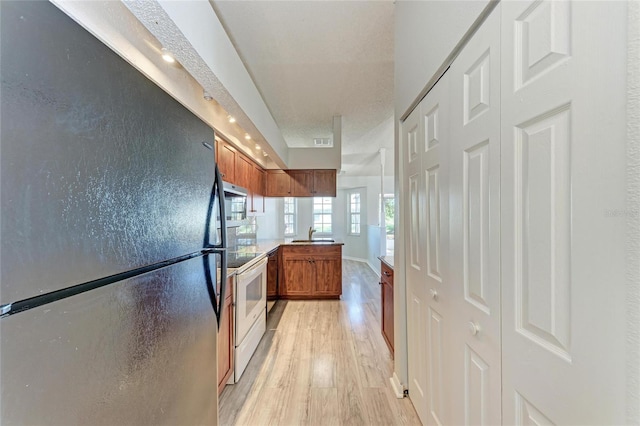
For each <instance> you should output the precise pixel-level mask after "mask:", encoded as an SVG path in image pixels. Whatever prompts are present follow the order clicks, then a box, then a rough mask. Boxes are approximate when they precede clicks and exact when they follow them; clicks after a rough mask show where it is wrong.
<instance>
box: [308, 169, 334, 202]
mask: <svg viewBox="0 0 640 426" xmlns="http://www.w3.org/2000/svg"><path fill="white" fill-rule="evenodd" d="M313 196H314V197H335V196H336V171H335V170H314V171H313Z"/></svg>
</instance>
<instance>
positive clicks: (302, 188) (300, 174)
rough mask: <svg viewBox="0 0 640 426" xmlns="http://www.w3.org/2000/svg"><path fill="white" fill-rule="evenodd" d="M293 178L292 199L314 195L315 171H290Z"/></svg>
mask: <svg viewBox="0 0 640 426" xmlns="http://www.w3.org/2000/svg"><path fill="white" fill-rule="evenodd" d="M288 172H289V176H290V177H291V196H292V197H311V196H314V195H315V194H314V193H313V171H311V170H289V171H288Z"/></svg>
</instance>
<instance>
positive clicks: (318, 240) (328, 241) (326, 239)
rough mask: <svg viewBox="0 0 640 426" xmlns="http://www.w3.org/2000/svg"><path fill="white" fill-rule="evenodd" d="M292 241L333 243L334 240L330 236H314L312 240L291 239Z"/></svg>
mask: <svg viewBox="0 0 640 426" xmlns="http://www.w3.org/2000/svg"><path fill="white" fill-rule="evenodd" d="M291 242H292V243H335V242H336V241H335V240H332V239H330V238H315V239H313V240H293V241H291Z"/></svg>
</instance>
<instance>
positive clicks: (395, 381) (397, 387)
mask: <svg viewBox="0 0 640 426" xmlns="http://www.w3.org/2000/svg"><path fill="white" fill-rule="evenodd" d="M389 381H390V382H391V389H393V393H394V394H395V395H396V398H398V399H402V398H404V386H402V383H400V379H399V378H398V376H396V373H395V372H394V373H393V376H392V377H390V378H389Z"/></svg>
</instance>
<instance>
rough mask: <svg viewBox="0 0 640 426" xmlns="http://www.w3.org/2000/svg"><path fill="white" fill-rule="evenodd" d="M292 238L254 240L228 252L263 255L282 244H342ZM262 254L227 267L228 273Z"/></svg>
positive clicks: (242, 267)
mask: <svg viewBox="0 0 640 426" xmlns="http://www.w3.org/2000/svg"><path fill="white" fill-rule="evenodd" d="M318 239H319V240H321V238H318ZM293 240H294V239H293V238H283V239H275V240H256V242H255V244H251V245H244V246H236V247H233V248H230V249H229V251H230V252H236V253H246V254H250V253H264V254H265V256H266V254H267V253H269V252H271V251H273V250H275V249H277V248H278V247H280V246H282V245H292V246H302V245H314V246H327V245H333V246H335V245H339V246H342V245H344V243H343V242H341V241H333V242H296V243H294V242H293ZM261 258H262V256H257V257H256V258H255V259H253V260H251V261H250V262H247V264H246V265H243V266H241V267H240V268H229V272H228V275H233V274H235V273H237V272H238V270H240V269H245V267H248V266H249V264H253V263H255V262H257V261H258V260H259V259H261Z"/></svg>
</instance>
